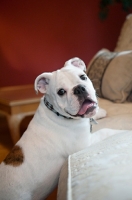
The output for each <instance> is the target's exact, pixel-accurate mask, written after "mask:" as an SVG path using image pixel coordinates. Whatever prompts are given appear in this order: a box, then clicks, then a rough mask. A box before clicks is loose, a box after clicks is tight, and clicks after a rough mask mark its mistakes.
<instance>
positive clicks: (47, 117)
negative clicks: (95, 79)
mask: <svg viewBox="0 0 132 200" xmlns="http://www.w3.org/2000/svg"><path fill="white" fill-rule="evenodd" d="M84 71H86V66H85V64H84V62H83V61H82V60H80V59H79V58H73V59H70V60H69V61H67V62H66V63H65V65H64V67H63V68H61V69H60V70H57V71H54V72H52V73H43V74H41V75H39V76H38V77H37V78H36V80H35V90H36V91H37V92H38V91H39V92H41V93H43V94H44V96H43V98H42V99H41V102H40V105H39V107H38V109H37V111H36V113H35V115H34V117H33V119H32V120H31V122H30V124H29V126H28V128H27V130H26V131H25V133H24V134H23V136H22V137H21V139H20V140H19V141H18V142H17V144H16V145H15V146H14V148H13V149H12V151H11V152H10V153H9V155H8V156H7V157H6V158H5V160H4V161H3V162H2V163H1V165H0V200H20V199H22V200H41V199H44V198H46V197H47V195H48V194H49V193H50V192H51V191H52V190H53V189H54V188H55V186H56V185H57V182H58V177H59V173H60V169H61V167H62V165H63V163H64V161H65V160H66V159H67V158H68V156H69V155H70V154H73V153H75V152H77V151H80V150H82V149H84V148H86V147H88V146H90V145H92V144H95V143H96V142H99V141H101V140H102V139H104V138H106V137H108V136H109V135H112V134H113V133H110V132H109V133H108V134H107V133H106V131H105V132H104V134H103V132H97V133H96V134H91V133H90V118H92V117H93V116H94V115H95V114H96V113H97V111H98V102H97V98H96V92H95V90H94V88H93V84H92V82H91V81H90V79H89V78H88V77H87V75H86V73H85V72H84ZM103 114H104V113H103ZM98 117H101V116H99V115H98Z"/></svg>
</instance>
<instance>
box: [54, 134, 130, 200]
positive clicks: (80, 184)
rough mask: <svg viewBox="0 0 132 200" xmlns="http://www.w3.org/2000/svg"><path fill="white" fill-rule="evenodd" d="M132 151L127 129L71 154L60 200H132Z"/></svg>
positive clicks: (65, 167)
mask: <svg viewBox="0 0 132 200" xmlns="http://www.w3.org/2000/svg"><path fill="white" fill-rule="evenodd" d="M131 152H132V131H125V132H123V133H119V134H117V135H114V136H112V137H109V138H108V139H106V140H104V141H102V142H100V143H98V144H96V145H93V146H91V147H89V148H87V149H84V150H82V151H80V152H77V153H75V154H73V155H71V156H69V159H68V161H67V162H66V163H65V165H63V168H62V171H61V175H60V182H59V187H58V200H62V199H63V200H65V199H67V200H87V199H90V200H127V199H132V153H131ZM67 174H68V175H67ZM62 183H63V184H62ZM63 191H65V192H63Z"/></svg>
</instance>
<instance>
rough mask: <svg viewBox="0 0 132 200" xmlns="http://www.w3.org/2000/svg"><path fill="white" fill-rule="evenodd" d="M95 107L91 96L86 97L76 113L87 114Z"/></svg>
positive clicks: (95, 104)
mask: <svg viewBox="0 0 132 200" xmlns="http://www.w3.org/2000/svg"><path fill="white" fill-rule="evenodd" d="M96 107H97V103H96V102H95V101H93V100H92V99H91V98H87V99H85V100H84V102H83V103H82V105H81V107H80V110H79V112H78V113H77V115H79V116H83V115H85V114H89V113H90V112H92V111H93V110H94V109H95V108H96Z"/></svg>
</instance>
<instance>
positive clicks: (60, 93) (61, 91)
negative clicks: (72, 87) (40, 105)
mask: <svg viewBox="0 0 132 200" xmlns="http://www.w3.org/2000/svg"><path fill="white" fill-rule="evenodd" d="M65 93H66V91H65V90H64V89H60V90H59V91H58V95H60V96H63V95H64V94H65Z"/></svg>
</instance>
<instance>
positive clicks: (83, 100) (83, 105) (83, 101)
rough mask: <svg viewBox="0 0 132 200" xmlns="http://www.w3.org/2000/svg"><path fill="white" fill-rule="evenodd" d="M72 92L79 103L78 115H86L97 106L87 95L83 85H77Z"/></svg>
mask: <svg viewBox="0 0 132 200" xmlns="http://www.w3.org/2000/svg"><path fill="white" fill-rule="evenodd" d="M73 93H74V94H75V95H76V96H77V98H78V101H79V103H80V110H79V112H78V113H77V115H78V116H83V115H87V114H89V113H91V112H93V111H94V110H95V108H97V106H98V104H97V102H95V101H94V100H93V99H91V98H90V97H89V93H88V92H87V90H86V88H85V86H83V85H78V86H76V87H75V88H74V90H73Z"/></svg>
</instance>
